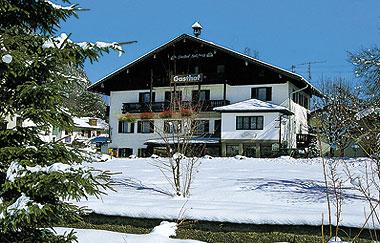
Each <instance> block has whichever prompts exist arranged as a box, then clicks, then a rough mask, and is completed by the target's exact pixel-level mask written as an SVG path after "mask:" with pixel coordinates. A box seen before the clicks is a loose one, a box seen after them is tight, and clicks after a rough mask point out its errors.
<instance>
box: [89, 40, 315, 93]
mask: <svg viewBox="0 0 380 243" xmlns="http://www.w3.org/2000/svg"><path fill="white" fill-rule="evenodd" d="M185 38H188V39H191V40H194V41H196V42H199V43H201V44H206V45H209V46H211V47H214V48H215V49H217V50H221V51H224V52H227V53H229V54H231V55H233V56H236V57H238V58H241V59H243V60H245V61H247V62H250V63H254V64H258V65H261V66H264V67H267V68H269V69H271V70H274V71H277V72H279V73H280V74H283V75H285V76H288V77H290V78H293V79H296V80H299V81H301V82H303V83H304V84H305V87H308V88H310V89H311V90H312V92H313V94H314V95H318V96H322V92H321V91H319V90H318V89H317V88H315V87H314V86H313V85H312V84H311V83H309V82H308V81H307V80H306V79H305V78H304V77H302V76H301V75H299V74H296V73H293V72H290V71H288V70H285V69H282V68H280V67H277V66H274V65H272V64H268V63H266V62H263V61H260V60H257V59H255V58H253V57H251V56H248V55H245V54H242V53H240V52H238V51H235V50H232V49H230V48H227V47H224V46H222V45H218V44H215V43H214V42H211V41H207V40H204V39H201V38H199V37H195V36H192V35H189V34H182V35H180V36H177V37H176V38H174V39H172V40H170V41H168V42H166V43H165V44H163V45H161V46H159V47H157V48H155V49H153V50H152V51H150V52H148V53H146V54H144V55H142V56H141V57H139V58H137V59H135V60H134V61H132V62H130V63H128V64H127V65H125V66H123V67H121V68H120V69H117V70H116V71H114V72H112V73H110V74H109V75H107V76H105V77H104V78H102V79H100V80H98V81H97V82H95V83H94V84H92V85H91V86H90V87H89V88H88V89H89V90H91V89H92V88H94V87H95V86H98V85H101V84H102V83H103V82H105V81H107V80H109V79H110V78H112V77H113V76H114V75H116V74H118V73H120V72H122V71H124V70H127V69H128V68H130V67H131V66H133V65H135V64H137V63H139V62H141V61H143V60H145V59H147V58H149V57H151V56H153V55H154V54H155V53H157V52H158V51H160V50H163V49H165V48H166V47H168V46H170V45H172V44H174V43H176V42H178V41H181V40H183V39H185Z"/></svg>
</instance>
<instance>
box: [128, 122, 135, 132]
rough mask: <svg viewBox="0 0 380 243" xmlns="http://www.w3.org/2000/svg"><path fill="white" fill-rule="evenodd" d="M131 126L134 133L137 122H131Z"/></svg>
mask: <svg viewBox="0 0 380 243" xmlns="http://www.w3.org/2000/svg"><path fill="white" fill-rule="evenodd" d="M129 125H130V126H131V130H130V131H131V133H134V132H135V123H130V124H129Z"/></svg>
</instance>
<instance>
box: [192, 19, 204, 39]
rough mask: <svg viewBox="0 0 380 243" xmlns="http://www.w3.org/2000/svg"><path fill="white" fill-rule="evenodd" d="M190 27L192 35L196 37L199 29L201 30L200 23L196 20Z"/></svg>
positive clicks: (199, 33)
mask: <svg viewBox="0 0 380 243" xmlns="http://www.w3.org/2000/svg"><path fill="white" fill-rule="evenodd" d="M191 28H193V33H194V36H195V37H198V36H200V35H201V31H202V25H201V24H200V23H199V22H198V21H196V22H195V23H194V24H193V25H192V26H191Z"/></svg>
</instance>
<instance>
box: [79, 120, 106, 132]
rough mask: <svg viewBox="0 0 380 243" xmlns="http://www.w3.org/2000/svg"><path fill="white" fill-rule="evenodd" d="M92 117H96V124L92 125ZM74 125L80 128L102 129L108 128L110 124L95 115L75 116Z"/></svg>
mask: <svg viewBox="0 0 380 243" xmlns="http://www.w3.org/2000/svg"><path fill="white" fill-rule="evenodd" d="M90 119H96V120H97V121H96V126H92V125H90ZM73 121H74V126H75V127H78V128H89V129H101V130H106V129H107V128H108V124H107V123H106V122H105V121H104V120H102V119H100V118H95V117H74V118H73Z"/></svg>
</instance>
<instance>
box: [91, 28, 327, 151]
mask: <svg viewBox="0 0 380 243" xmlns="http://www.w3.org/2000/svg"><path fill="white" fill-rule="evenodd" d="M89 90H90V91H93V92H97V93H101V94H105V95H109V96H110V99H109V101H110V110H109V121H110V129H111V141H112V142H111V144H110V147H111V148H113V149H114V151H115V154H118V155H119V156H129V155H132V154H134V155H138V156H148V155H150V154H152V153H154V152H155V149H159V148H160V146H162V144H161V145H160V137H161V133H162V132H164V133H172V132H174V133H181V132H183V131H181V130H183V129H184V128H183V124H182V126H181V125H179V130H180V131H172V130H173V129H170V127H169V125H168V124H173V123H175V124H177V123H178V122H180V119H178V117H176V116H171V117H169V116H166V115H165V112H167V110H168V108H169V107H171V104H173V102H174V103H176V104H181V105H183V106H182V107H187V105H189V104H191V105H192V106H194V105H195V106H197V107H198V108H197V111H198V115H197V118H196V120H197V121H196V122H197V123H198V124H199V127H200V130H201V131H199V133H197V134H196V135H194V143H205V144H207V147H208V150H207V153H209V154H213V155H223V156H225V155H236V154H242V155H247V156H253V157H267V156H275V155H276V154H278V150H279V148H280V147H281V148H287V149H296V148H297V146H298V147H300V146H301V145H302V144H303V145H305V141H307V140H308V135H307V134H308V114H309V106H310V98H311V97H312V96H313V95H320V92H319V91H318V90H316V89H315V88H314V87H313V86H312V85H311V84H310V83H309V82H308V81H307V80H305V79H304V78H303V77H302V76H300V75H298V74H295V73H292V72H289V71H287V70H284V69H281V68H278V67H276V66H273V65H270V64H267V63H264V62H262V61H259V60H257V59H254V58H252V57H250V56H246V55H244V54H241V53H238V52H236V51H233V50H230V49H228V48H225V47H222V46H220V45H216V44H214V43H213V42H209V41H205V40H203V39H201V38H198V37H194V36H190V35H187V34H183V35H180V36H178V37H176V38H175V39H173V40H171V41H169V42H167V43H165V44H164V45H162V46H160V47H158V48H156V49H154V50H153V51H151V52H149V53H147V54H145V55H143V56H142V57H140V58H138V59H136V60H134V61H133V62H131V63H129V64H127V65H125V66H124V67H122V68H121V69H119V70H117V71H115V72H113V73H111V74H110V75H108V76H106V77H104V78H103V79H101V80H99V81H98V82H96V83H95V84H93V85H92V86H91V87H90V88H89ZM178 112H179V113H181V111H178ZM169 130H170V131H169ZM197 135H199V136H197Z"/></svg>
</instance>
